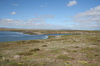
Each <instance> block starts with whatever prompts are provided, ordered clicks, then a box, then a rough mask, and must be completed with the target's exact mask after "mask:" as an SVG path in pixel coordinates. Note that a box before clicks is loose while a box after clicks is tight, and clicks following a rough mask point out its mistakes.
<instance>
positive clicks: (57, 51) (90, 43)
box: [0, 30, 100, 66]
mask: <svg viewBox="0 0 100 66" xmlns="http://www.w3.org/2000/svg"><path fill="white" fill-rule="evenodd" d="M9 31H21V32H29V33H30V32H32V34H34V33H38V34H49V33H72V34H74V35H64V36H49V38H48V39H43V40H27V41H13V42H0V66H100V31H60V30H59V31H57V30H56V31H54V30H47V31H46V30H41V31H39V30H26V31H25V30H9ZM75 34H76V35H75Z"/></svg>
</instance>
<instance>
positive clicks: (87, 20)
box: [74, 6, 100, 30]
mask: <svg viewBox="0 0 100 66" xmlns="http://www.w3.org/2000/svg"><path fill="white" fill-rule="evenodd" d="M74 22H76V23H77V24H78V25H77V27H79V28H84V29H94V30H95V29H98V30H100V6H97V7H94V8H91V9H90V10H87V11H85V12H81V13H78V14H77V15H75V16H74Z"/></svg>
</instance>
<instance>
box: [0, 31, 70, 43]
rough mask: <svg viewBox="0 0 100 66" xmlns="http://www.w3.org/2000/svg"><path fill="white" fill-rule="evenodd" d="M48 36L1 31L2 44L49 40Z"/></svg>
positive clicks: (0, 40) (0, 39)
mask: <svg viewBox="0 0 100 66" xmlns="http://www.w3.org/2000/svg"><path fill="white" fill-rule="evenodd" d="M48 35H66V34H48ZM48 35H28V34H24V33H22V32H11V31H0V42H7V41H19V40H37V39H47V38H48ZM67 35H69V34H67Z"/></svg>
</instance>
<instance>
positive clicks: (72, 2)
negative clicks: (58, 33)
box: [0, 0, 100, 30]
mask: <svg viewBox="0 0 100 66" xmlns="http://www.w3.org/2000/svg"><path fill="white" fill-rule="evenodd" d="M0 27H5V28H24V29H75V30H100V0H0Z"/></svg>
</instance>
